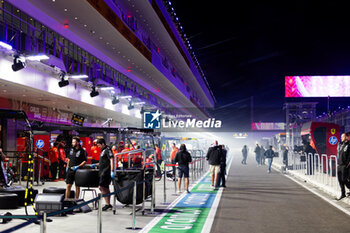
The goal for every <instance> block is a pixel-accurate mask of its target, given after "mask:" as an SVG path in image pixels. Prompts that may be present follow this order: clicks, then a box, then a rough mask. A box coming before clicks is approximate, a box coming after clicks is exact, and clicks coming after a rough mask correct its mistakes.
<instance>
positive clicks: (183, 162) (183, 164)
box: [174, 144, 192, 193]
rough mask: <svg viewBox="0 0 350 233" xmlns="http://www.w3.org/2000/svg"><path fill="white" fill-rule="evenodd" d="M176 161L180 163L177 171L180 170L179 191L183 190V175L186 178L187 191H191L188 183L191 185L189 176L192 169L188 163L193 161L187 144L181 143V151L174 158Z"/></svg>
mask: <svg viewBox="0 0 350 233" xmlns="http://www.w3.org/2000/svg"><path fill="white" fill-rule="evenodd" d="M174 162H175V163H178V165H179V166H178V167H177V171H178V178H179V180H178V183H177V185H178V192H179V193H180V192H181V179H182V177H184V178H185V186H186V192H187V193H189V192H190V191H189V190H188V185H189V176H190V169H189V167H188V164H189V163H190V162H192V157H191V154H190V153H189V152H188V151H187V149H186V145H185V144H181V146H180V149H179V151H178V152H177V153H176V155H175V159H174Z"/></svg>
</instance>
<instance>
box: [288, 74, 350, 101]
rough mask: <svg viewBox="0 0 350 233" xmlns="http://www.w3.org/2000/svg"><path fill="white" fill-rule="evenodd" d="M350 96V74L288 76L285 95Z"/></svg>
mask: <svg viewBox="0 0 350 233" xmlns="http://www.w3.org/2000/svg"><path fill="white" fill-rule="evenodd" d="M328 96H330V97H348V96H350V76H349V75H343V76H286V77H285V97H328Z"/></svg>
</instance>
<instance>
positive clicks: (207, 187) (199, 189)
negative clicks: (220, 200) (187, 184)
mask: <svg viewBox="0 0 350 233" xmlns="http://www.w3.org/2000/svg"><path fill="white" fill-rule="evenodd" d="M191 192H192V193H217V192H218V191H217V190H213V188H212V187H211V183H209V184H208V183H198V184H197V185H196V186H194V187H193V188H192V189H191Z"/></svg>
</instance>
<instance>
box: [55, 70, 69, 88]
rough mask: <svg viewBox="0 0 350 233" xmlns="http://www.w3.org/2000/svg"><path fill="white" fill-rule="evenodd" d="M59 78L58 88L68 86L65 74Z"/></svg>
mask: <svg viewBox="0 0 350 233" xmlns="http://www.w3.org/2000/svg"><path fill="white" fill-rule="evenodd" d="M60 77H61V81H59V82H58V86H59V87H65V86H68V85H69V81H68V79H66V78H65V77H66V75H65V73H61V74H60Z"/></svg>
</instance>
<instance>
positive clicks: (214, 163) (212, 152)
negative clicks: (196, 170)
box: [206, 140, 222, 189]
mask: <svg viewBox="0 0 350 233" xmlns="http://www.w3.org/2000/svg"><path fill="white" fill-rule="evenodd" d="M221 158H222V148H221V146H219V145H218V141H216V140H215V141H214V143H213V146H212V147H210V148H209V150H208V153H207V156H206V159H207V160H208V161H209V165H210V168H209V169H210V174H211V186H212V188H213V189H217V188H218V185H219V184H218V176H219V173H220V163H221Z"/></svg>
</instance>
